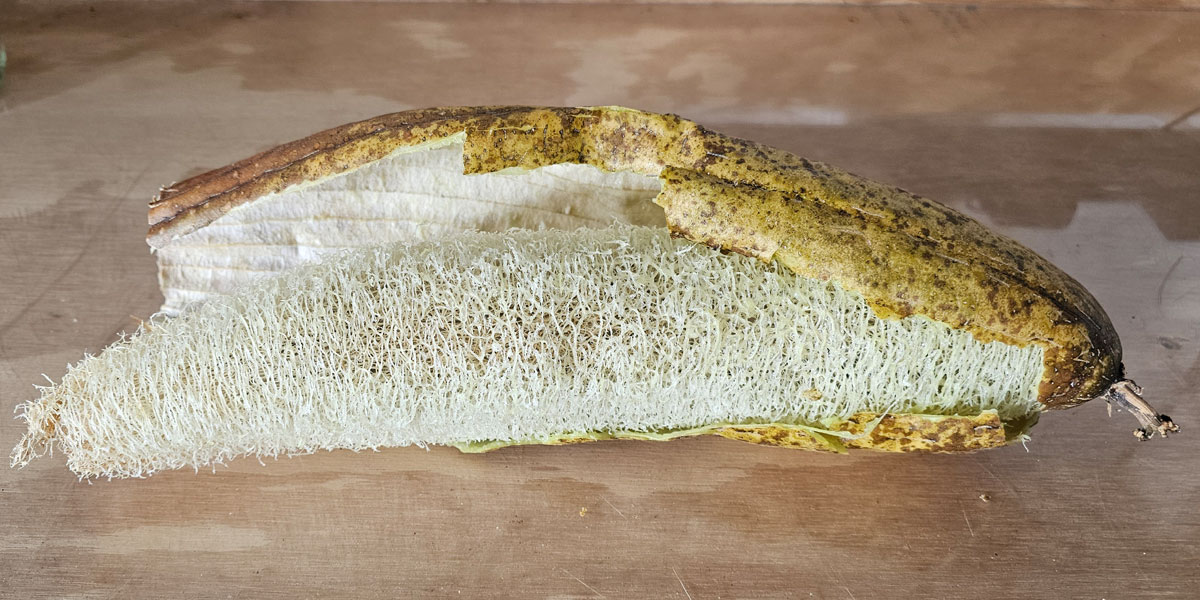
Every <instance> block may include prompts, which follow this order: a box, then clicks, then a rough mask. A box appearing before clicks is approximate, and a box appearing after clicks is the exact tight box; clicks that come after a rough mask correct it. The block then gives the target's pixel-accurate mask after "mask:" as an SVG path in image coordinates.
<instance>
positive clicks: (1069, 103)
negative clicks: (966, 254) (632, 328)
mask: <svg viewBox="0 0 1200 600" xmlns="http://www.w3.org/2000/svg"><path fill="white" fill-rule="evenodd" d="M0 40H2V42H3V43H4V44H5V45H6V46H7V49H8V73H7V75H6V78H5V83H4V86H5V87H4V89H3V91H0V410H3V411H11V410H12V409H13V408H14V407H15V406H16V405H17V404H18V403H20V402H24V401H26V400H29V399H31V398H33V397H34V396H35V395H36V391H35V390H34V388H33V385H35V384H38V383H39V382H44V379H43V377H42V375H43V374H45V375H46V376H48V377H49V378H50V379H57V378H59V377H61V376H62V374H63V373H64V371H65V368H66V365H67V364H68V363H70V362H73V361H76V360H78V359H80V358H81V357H82V356H83V354H84V353H85V352H92V353H94V352H97V351H99V350H100V349H101V348H103V347H104V346H105V345H106V344H108V343H110V342H112V341H113V340H114V339H116V337H117V336H118V335H119V333H120V332H122V331H129V330H131V329H132V327H133V326H134V325H135V324H136V322H137V319H144V318H146V317H148V316H149V315H150V314H151V313H153V312H154V310H155V309H156V308H157V306H158V304H159V302H160V301H161V297H160V296H159V293H158V289H157V283H156V280H155V268H154V260H153V258H152V257H151V255H150V253H149V250H148V248H147V246H146V245H145V242H144V241H143V235H144V230H145V208H146V202H147V201H148V199H149V198H150V197H151V196H152V195H153V194H154V193H155V191H156V190H157V188H158V186H160V185H163V184H167V183H169V182H172V181H175V180H178V179H181V178H183V177H184V176H186V175H190V174H194V173H196V172H199V171H201V170H205V169H208V168H212V167H216V166H220V165H223V164H225V163H228V162H231V161H233V160H236V159H239V158H242V157H244V156H247V155H249V154H250V153H252V152H255V151H258V150H261V149H263V148H266V147H269V146H272V145H275V144H277V143H280V142H283V141H286V140H289V139H293V138H295V137H299V136H301V135H304V134H307V133H310V132H312V131H316V130H318V129H322V128H325V127H329V126H332V125H336V124H339V123H342V122H346V121H351V120H355V119H359V118H365V117H368V116H373V115H375V114H378V113H383V112H390V111H394V110H400V109H404V108H412V107H420V106H428V105H450V104H483V103H489V104H498V103H532V104H626V105H632V106H636V107H641V108H645V109H649V110H661V111H671V112H678V113H680V114H683V115H685V116H688V117H692V118H695V119H697V120H700V121H702V122H705V123H706V124H709V125H711V126H714V127H716V128H719V129H722V130H724V131H727V132H729V133H731V134H735V135H739V136H744V137H750V138H754V139H758V140H760V141H763V142H766V143H769V144H772V145H776V146H779V147H782V148H786V149H789V150H793V151H796V152H799V153H802V154H804V155H806V156H809V157H812V158H815V159H820V160H824V161H827V162H832V163H834V164H838V165H840V166H843V167H845V168H849V169H850V170H852V171H855V172H858V173H860V174H863V175H867V176H870V177H874V178H877V179H881V180H884V181H888V182H891V183H896V184H899V185H902V186H904V187H906V188H909V189H912V190H914V191H917V192H919V193H922V194H924V195H927V196H930V197H934V198H937V199H940V200H941V201H943V202H945V203H947V204H949V205H952V206H954V207H956V208H958V209H961V210H964V211H966V212H968V213H970V214H972V215H973V216H976V217H977V218H979V219H981V220H982V221H983V222H985V223H987V224H989V225H990V226H993V227H995V228H997V229H999V230H1000V231H1002V232H1004V233H1006V234H1008V235H1010V236H1013V237H1015V238H1016V239H1018V240H1020V241H1022V242H1023V243H1025V244H1027V245H1029V246H1031V247H1032V248H1034V249H1035V250H1037V251H1039V252H1041V253H1043V254H1045V255H1046V256H1047V257H1049V258H1050V259H1051V260H1052V261H1054V262H1056V263H1057V264H1059V265H1060V266H1062V267H1063V268H1064V269H1066V270H1067V271H1068V272H1069V273H1071V274H1072V275H1074V276H1075V277H1076V278H1077V279H1079V280H1080V281H1081V282H1083V284H1084V285H1086V286H1087V287H1088V288H1089V289H1091V290H1092V291H1093V292H1094V293H1095V295H1096V296H1097V297H1098V298H1099V300H1100V301H1101V303H1102V304H1103V305H1104V306H1105V307H1106V309H1107V310H1108V312H1109V314H1110V315H1111V317H1112V320H1113V322H1114V323H1115V324H1116V327H1117V329H1118V331H1119V332H1120V334H1121V338H1122V341H1123V343H1124V346H1125V355H1126V359H1125V364H1126V365H1127V367H1128V371H1129V374H1130V375H1131V376H1132V377H1134V378H1135V379H1137V380H1138V381H1139V382H1140V383H1141V384H1142V385H1144V386H1145V388H1146V390H1147V397H1148V398H1149V399H1150V400H1151V401H1152V402H1154V403H1155V404H1156V406H1157V407H1158V408H1159V409H1160V410H1162V411H1163V412H1166V413H1168V414H1170V415H1172V416H1174V417H1175V419H1176V421H1177V422H1178V423H1179V424H1180V425H1181V426H1182V427H1183V429H1184V433H1183V434H1181V435H1179V436H1177V437H1172V438H1170V439H1167V440H1158V439H1156V440H1153V441H1152V442H1148V443H1138V442H1137V441H1136V440H1134V438H1133V436H1132V435H1131V434H1130V431H1131V429H1132V428H1133V427H1134V422H1133V421H1132V419H1130V418H1129V417H1128V416H1127V415H1118V417H1115V418H1112V419H1109V418H1108V417H1107V416H1106V415H1105V410H1104V406H1103V405H1102V404H1099V403H1096V404H1091V405H1086V406H1084V407H1081V408H1078V409H1075V410H1072V411H1067V412H1056V413H1051V414H1047V415H1045V416H1044V417H1043V420H1042V423H1041V424H1040V425H1038V427H1036V428H1035V429H1034V431H1033V440H1032V441H1031V442H1030V443H1029V444H1028V446H1027V447H1022V446H1021V445H1020V444H1018V445H1016V446H1012V447H1007V448H1003V449H1000V450H995V451H990V452H984V453H978V454H971V455H960V456H899V455H888V454H875V453H854V454H850V455H847V456H826V455H820V454H814V453H806V452H798V451H787V450H780V449H772V448H767V447H757V446H753V445H749V444H743V443H739V442H734V441H730V440H723V439H719V438H712V439H688V440H683V441H677V442H672V443H669V444H656V443H647V442H609V443H599V444H590V445H583V446H574V447H518V448H510V449H506V450H503V451H499V452H495V453H491V454H486V455H464V454H460V453H458V452H457V451H455V450H452V449H447V448H433V449H430V450H428V451H427V450H422V449H419V448H405V449H390V450H385V451H381V452H377V453H371V452H366V453H360V454H354V453H351V452H327V453H321V454H317V455H312V456H303V457H296V458H291V459H280V460H278V461H275V460H269V461H267V463H266V465H265V466H262V465H260V464H259V462H258V461H256V460H252V459H249V460H239V461H235V462H233V463H231V464H230V465H228V466H227V467H224V468H219V469H217V470H216V472H215V473H212V472H201V473H199V474H197V473H193V472H168V473H161V474H157V475H155V476H153V477H151V478H149V479H146V480H133V481H104V480H101V481H96V482H90V483H89V482H80V481H78V480H77V479H76V478H75V477H74V476H73V475H72V474H71V473H70V472H69V471H67V470H66V468H65V467H64V465H63V461H62V458H61V457H56V458H53V459H49V460H43V461H39V462H37V463H34V464H33V465H31V466H30V467H28V468H26V469H24V470H20V471H16V470H9V469H0V596H3V597H11V598H140V597H164V596H166V597H189V598H192V597H194V598H230V597H251V598H275V597H278V598H300V597H319V596H356V597H368V598H374V597H379V598H392V597H472V598H478V597H520V598H527V597H553V598H568V597H574V598H593V597H595V598H601V597H606V598H632V597H656V598H657V597H677V598H696V599H699V598H717V597H724V598H734V597H756V598H785V597H794V598H846V599H849V600H865V599H868V598H952V597H980V598H982V597H995V598H1096V599H1099V598H1109V599H1113V598H1132V597H1140V598H1195V597H1197V595H1200V577H1198V575H1197V567H1198V566H1200V514H1198V511H1197V501H1198V500H1200V454H1198V452H1197V450H1198V449H1200V415H1198V414H1197V392H1196V389H1197V388H1198V387H1200V117H1196V116H1195V112H1194V110H1195V109H1196V108H1197V105H1200V12H1187V11H1177V12H1150V11H1147V12H1123V11H1110V10H1040V9H1039V10H1022V9H1007V8H996V9H991V8H978V9H976V8H972V7H962V8H954V7H935V8H924V7H919V6H909V7H891V8H862V7H859V8H855V7H819V6H818V7H787V6H726V7H691V8H680V7H663V6H592V7H589V6H522V7H511V6H510V7H501V6H466V5H437V6H432V5H429V6H420V5H394V4H290V3H268V4H232V5H225V4H208V5H192V4H185V5H180V4H153V5H147V6H138V5H125V4H106V3H100V4H97V5H94V6H91V7H89V6H88V5H86V4H85V5H76V6H73V7H69V8H54V9H49V8H47V9H39V8H35V7H33V6H32V5H25V4H0ZM21 433H22V427H21V423H19V422H18V421H16V420H12V419H3V420H2V421H0V442H3V445H4V446H5V447H6V448H7V447H11V446H12V445H14V444H15V443H16V441H17V439H18V437H19V436H20V434H21Z"/></svg>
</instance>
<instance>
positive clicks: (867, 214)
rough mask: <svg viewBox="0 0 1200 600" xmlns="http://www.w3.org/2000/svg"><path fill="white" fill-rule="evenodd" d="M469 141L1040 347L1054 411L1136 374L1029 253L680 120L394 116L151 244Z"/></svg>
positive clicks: (158, 232)
mask: <svg viewBox="0 0 1200 600" xmlns="http://www.w3.org/2000/svg"><path fill="white" fill-rule="evenodd" d="M460 132H466V142H465V147H464V155H463V165H464V171H465V172H467V173H484V172H492V171H498V170H502V169H506V168H512V167H520V168H526V169H532V168H536V167H541V166H546V165H550V164H556V163H561V162H574V163H581V164H589V165H593V166H596V167H599V168H601V169H606V170H610V171H617V170H631V171H636V172H639V173H646V174H659V175H660V177H661V178H662V179H663V192H662V194H661V195H660V196H659V198H658V200H656V201H657V202H658V203H659V204H661V205H663V207H664V209H665V210H666V212H667V218H668V223H669V225H670V227H671V228H672V229H673V230H674V231H675V232H676V233H679V234H682V235H684V236H685V237H687V238H688V239H691V240H693V241H696V242H699V243H704V244H706V245H709V246H711V247H714V248H719V249H721V250H723V251H734V252H739V253H742V254H746V255H748V256H754V257H756V258H758V259H760V260H764V261H769V260H775V261H778V262H779V263H780V264H782V265H783V266H785V267H787V268H789V269H791V270H793V271H794V272H796V273H798V274H801V275H805V276H809V277H817V278H820V279H833V280H835V281H837V282H838V283H839V284H841V285H843V286H845V287H847V288H849V289H852V290H854V291H857V292H858V293H860V294H862V295H863V297H864V298H865V299H866V300H867V303H868V304H869V305H870V306H871V307H872V308H873V309H874V310H875V311H876V312H877V313H878V314H879V315H880V316H881V317H885V318H900V317H904V316H908V315H912V314H920V315H925V316H927V317H929V318H931V319H934V320H937V321H941V322H944V323H947V324H950V325H951V326H954V327H959V328H962V329H965V330H967V331H969V332H971V333H972V334H973V335H974V336H975V337H976V338H977V339H979V340H981V341H992V340H999V341H1003V342H1005V343H1009V344H1015V345H1021V346H1024V345H1027V344H1031V343H1036V344H1039V345H1041V346H1042V347H1043V348H1044V349H1045V350H1046V354H1045V356H1046V359H1045V369H1044V375H1043V380H1042V383H1041V385H1040V387H1039V400H1041V402H1042V403H1043V404H1044V405H1046V406H1047V407H1048V408H1061V407H1067V406H1073V405H1076V404H1079V403H1081V402H1084V401H1086V400H1088V399H1090V398H1092V397H1095V396H1098V395H1100V394H1101V393H1103V391H1104V390H1105V389H1107V388H1108V386H1109V385H1110V384H1111V383H1112V382H1113V381H1115V380H1116V379H1117V378H1119V377H1120V375H1121V364H1120V363H1121V346H1120V342H1119V340H1118V339H1117V336H1116V332H1115V330H1114V329H1113V327H1112V324H1111V323H1110V321H1109V319H1108V317H1107V315H1106V314H1105V313H1104V311H1103V309H1101V307H1100V306H1099V304H1098V303H1097V302H1096V300H1095V298H1093V297H1092V296H1091V294H1089V293H1088V292H1087V291H1086V290H1085V289H1084V288H1083V287H1082V286H1080V285H1079V284H1078V283H1077V282H1076V281H1075V280H1073V279H1071V278H1070V277H1069V276H1068V275H1066V274H1065V273H1063V272H1062V271H1060V270H1058V269H1057V268H1055V267H1054V266H1053V265H1051V264H1050V263H1048V262H1047V261H1046V260H1045V259H1043V258H1042V257H1040V256H1038V255H1037V254H1035V253H1033V252H1032V251H1030V250H1029V249H1027V248H1025V247H1023V246H1021V245H1019V244H1017V243H1016V242H1014V241H1012V240H1010V239H1008V238H1005V237H1003V236H999V235H996V234H994V233H992V232H991V231H989V230H988V229H986V228H985V227H983V226H982V225H980V224H979V223H977V222H976V221H974V220H972V219H970V218H968V217H966V216H965V215H962V214H960V213H958V212H956V211H954V210H952V209H950V208H947V207H945V206H942V205H940V204H937V203H935V202H931V201H929V200H927V199H925V198H921V197H919V196H916V195H914V194H912V193H910V192H907V191H905V190H903V189H900V188H895V187H891V186H886V185H881V184H878V183H875V182H872V181H869V180H866V179H863V178H860V177H857V176H855V175H853V174H851V173H847V172H844V171H841V170H838V169H836V168H833V167H830V166H828V165H825V164H822V163H819V162H815V161H811V160H808V159H805V158H801V157H798V156H795V155H793V154H790V153H787V152H784V151H781V150H777V149H774V148H769V147H767V146H763V145H761V144H757V143H754V142H749V141H745V140H739V139H735V138H730V137H728V136H724V135H722V134H719V133H716V132H713V131H710V130H708V129H705V128H703V127H701V126H699V125H697V124H695V123H692V122H690V121H686V120H684V119H680V118H679V117H677V116H675V115H661V114H652V113H644V112H639V111H633V110H628V109H616V108H536V107H521V106H503V107H453V108H433V109H423V110H415V111H407V112H401V113H393V114H389V115H383V116H380V117H376V118H374V119H370V120H367V121H361V122H358V123H350V124H348V125H344V126H341V127H337V128H334V129H331V130H328V131H323V132H320V133H317V134H315V135H313V136H310V137H308V138H305V139H303V140H298V141H296V142H291V143H289V144H284V145H282V146H279V147H278V148H275V149H272V150H268V151H267V152H264V153H261V154H258V155H255V156H252V157H250V158H248V159H246V160H243V161H239V162H237V163H234V164H233V165H230V166H228V167H224V168H221V169H216V170H214V171H211V172H209V173H205V174H203V175H199V176H197V177H193V178H191V179H188V180H187V181H184V182H180V183H178V184H175V185H174V186H171V187H170V188H168V189H165V190H164V191H163V192H162V193H161V194H160V195H159V197H158V198H156V199H155V200H154V201H153V202H152V203H151V205H150V214H149V220H150V223H151V227H150V232H149V235H148V241H149V242H150V243H151V245H153V246H155V247H162V246H163V245H166V244H169V243H170V241H171V239H172V238H173V237H174V236H178V235H182V234H185V233H188V232H190V231H193V230H195V229H196V228H199V227H203V226H204V225H206V224H208V223H210V222H211V221H213V220H214V219H216V218H218V217H220V216H221V215H223V214H225V213H226V212H228V211H229V210H230V209H231V208H233V207H234V206H237V205H239V204H242V203H245V202H249V201H251V200H254V199H256V198H258V197H261V196H263V195H265V194H269V193H273V192H277V191H280V190H283V189H285V188H287V187H290V186H293V185H297V184H299V183H303V182H307V181H313V180H317V179H322V178H324V177H327V176H330V175H334V174H336V173H339V172H342V171H345V170H348V169H352V168H356V167H358V166H361V165H364V164H366V163H369V162H372V161H375V160H378V159H380V158H383V157H384V156H387V155H388V154H390V153H391V152H393V151H394V150H396V149H397V148H400V147H403V146H411V145H414V144H420V143H424V142H428V141H431V140H437V139H441V138H445V137H447V136H450V135H454V134H456V133H460ZM697 202H706V203H708V202H711V203H712V205H713V208H712V209H711V210H700V209H699V207H700V206H702V205H701V204H697ZM705 206H706V205H705ZM706 208H707V207H706ZM851 231H853V232H857V233H853V234H851V233H849V232H851ZM1082 355H1088V356H1091V357H1093V358H1092V359H1090V360H1088V361H1086V362H1084V361H1077V360H1075V359H1076V357H1079V356H1082Z"/></svg>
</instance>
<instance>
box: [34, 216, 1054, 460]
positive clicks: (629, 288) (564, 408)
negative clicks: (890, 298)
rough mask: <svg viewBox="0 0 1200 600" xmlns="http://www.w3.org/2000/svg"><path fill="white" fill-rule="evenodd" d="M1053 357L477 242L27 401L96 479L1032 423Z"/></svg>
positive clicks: (699, 263) (320, 278)
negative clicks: (712, 427) (392, 449)
mask: <svg viewBox="0 0 1200 600" xmlns="http://www.w3.org/2000/svg"><path fill="white" fill-rule="evenodd" d="M1042 358H1043V357H1042V350H1041V349H1040V348H1039V347H1036V346H1030V347H1026V348H1018V347H1014V346H1010V345H1005V344H1001V343H988V344H983V343H980V342H978V341H976V340H975V339H974V338H973V337H972V336H971V335H970V334H969V333H967V332H964V331H960V330H954V329H951V328H949V327H947V326H945V325H943V324H941V323H937V322H934V321H931V320H929V319H926V318H924V317H909V318H905V319H902V320H889V319H880V318H878V317H877V316H875V314H874V313H873V312H872V311H871V309H870V308H869V307H868V306H867V305H866V303H865V302H864V300H863V298H862V297H861V296H859V295H857V294H855V293H851V292H848V291H846V290H844V289H842V288H840V287H839V286H837V285H835V284H833V283H829V282H822V281H818V280H815V279H809V278H805V277H801V276H797V275H795V274H793V273H791V272H789V271H786V270H783V269H781V268H780V267H778V266H777V265H775V264H767V263H763V262H760V261H757V260H754V259H751V258H747V257H744V256H741V255H736V254H729V255H723V254H721V253H719V252H716V251H713V250H711V249H709V248H707V247H704V246H700V245H697V244H694V243H691V242H688V241H685V240H678V239H673V238H671V237H670V235H669V233H668V232H667V231H666V230H665V229H664V228H645V227H629V226H616V227H609V228H603V229H579V230H576V231H574V232H564V231H559V230H544V231H529V230H526V231H511V232H508V233H505V234H491V233H467V234H459V235H456V236H453V237H452V238H450V239H446V240H442V241H440V242H437V243H432V242H429V243H420V244H415V245H408V244H395V245H389V246H383V247H375V248H369V249H364V250H359V251H356V252H348V253H345V254H342V255H339V256H335V257H331V258H329V259H328V260H325V261H323V262H321V263H319V264H314V265H309V266H305V267H300V268H297V269H293V270H290V271H288V272H286V273H284V274H283V275H281V276H279V277H276V278H272V279H268V280H263V281H261V282H259V283H258V284H256V285H254V286H252V287H251V288H250V289H248V290H247V292H246V293H245V294H243V295H239V296H235V297H220V298H215V299H213V300H211V301H209V302H205V303H203V304H201V305H199V306H198V307H197V308H195V309H194V310H191V311H189V312H187V313H185V314H184V315H183V316H181V317H178V318H175V319H171V320H159V321H156V322H155V323H153V324H152V326H151V327H149V328H147V329H146V330H144V331H141V332H139V333H138V334H137V335H136V336H134V337H133V338H132V339H130V340H126V341H124V342H121V343H118V344H116V345H114V346H112V347H110V348H108V349H107V350H105V351H104V352H103V353H102V354H100V355H99V356H96V357H90V358H87V359H86V360H84V361H82V362H81V363H79V364H77V365H75V366H74V367H73V368H72V369H71V370H70V371H69V372H68V373H67V375H66V376H65V377H64V379H63V381H62V382H61V383H60V384H59V385H57V386H54V387H52V388H48V389H46V390H44V395H43V397H42V399H41V400H39V401H37V402H34V403H31V404H30V405H29V406H28V407H27V416H28V418H29V419H30V420H31V421H32V428H33V429H32V430H33V431H34V432H35V433H36V432H37V431H38V430H39V428H41V433H42V434H46V433H47V430H48V427H47V423H49V422H50V421H51V419H52V418H54V417H53V413H54V412H56V411H57V412H58V415H57V424H56V426H55V428H54V430H53V433H52V435H53V436H55V437H57V439H58V443H59V447H60V448H62V449H63V450H64V451H65V452H66V454H67V456H68V463H69V464H70V465H71V466H72V468H74V469H75V470H76V471H77V472H80V473H82V474H85V475H117V476H126V475H141V474H146V473H149V472H152V471H155V470H161V469H168V468H177V467H182V466H203V465H208V464H210V463H214V462H220V461H223V460H225V459H229V458H231V457H235V456H240V455H246V454H251V455H255V454H257V455H264V454H265V455H275V454H279V453H303V452H310V451H314V450H317V449H333V448H351V449H363V448H375V447H381V446H403V445H409V444H451V443H468V442H474V441H480V440H523V439H537V438H545V437H549V436H554V435H556V434H561V433H564V432H582V431H618V430H633V431H656V430H667V429H679V428H692V427H697V426H701V425H705V424H712V423H763V422H788V423H818V422H820V421H821V420H822V419H826V418H838V417H846V416H849V415H852V414H854V413H857V412H861V411H869V412H877V413H884V412H892V413H931V414H977V413H979V412H980V411H982V410H988V409H995V410H997V411H998V412H999V413H1000V415H1001V417H1003V418H1012V417H1016V416H1020V415H1026V414H1029V413H1032V412H1035V411H1037V410H1038V403H1037V400H1036V390H1037V384H1038V381H1039V378H1040V375H1041V371H1042Z"/></svg>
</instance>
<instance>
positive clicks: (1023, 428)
mask: <svg viewBox="0 0 1200 600" xmlns="http://www.w3.org/2000/svg"><path fill="white" fill-rule="evenodd" d="M994 414H995V411H991V410H989V411H983V412H981V413H980V415H979V416H984V415H994ZM888 416H919V417H922V418H924V419H927V420H930V421H937V420H941V419H950V418H963V415H913V414H904V415H899V414H898V415H891V414H879V415H876V416H875V417H874V418H872V419H871V420H870V421H868V422H866V423H864V424H863V428H862V430H861V431H860V432H859V433H851V432H849V431H845V430H839V429H837V428H836V427H837V426H838V424H846V423H849V422H850V421H849V420H848V419H833V418H831V419H826V420H825V422H824V423H822V425H824V426H823V427H822V426H817V425H804V424H794V423H713V424H709V425H702V426H700V427H690V428H679V429H670V430H660V431H628V430H620V431H611V430H610V431H582V432H564V433H560V434H557V435H550V436H546V437H543V438H536V439H524V440H480V441H472V442H459V443H454V444H447V445H449V446H451V447H454V448H457V449H458V450H459V451H461V452H463V453H467V454H481V453H485V452H491V451H493V450H498V449H500V448H504V447H508V446H527V445H563V444H577V443H585V442H596V441H602V440H617V439H633V440H643V441H658V442H665V441H670V440H674V439H678V438H682V437H691V436H699V435H719V436H722V437H727V438H730V439H740V440H743V441H750V440H748V439H746V438H744V437H740V436H735V435H729V434H730V433H731V432H735V431H742V432H745V431H750V430H763V431H766V430H769V429H783V430H790V431H795V432H801V433H804V434H807V435H808V437H809V438H810V440H811V441H812V444H808V445H803V446H800V445H791V444H771V443H769V442H754V443H766V444H767V445H775V446H783V447H789V446H790V447H793V448H803V449H809V450H824V451H828V452H835V453H838V454H845V453H847V452H848V451H849V450H850V448H849V447H848V446H847V445H846V444H844V443H843V441H853V440H859V439H869V438H870V435H871V433H872V432H873V431H875V429H876V428H877V427H878V426H879V424H880V423H881V422H882V421H883V420H884V419H885V418H887V417H888ZM1039 416H1040V414H1039V413H1036V412H1035V413H1031V414H1029V415H1025V416H1022V417H1017V418H1013V419H1008V420H1000V423H1001V428H1002V429H1003V434H1004V440H1003V443H1000V444H996V446H982V447H979V448H974V449H972V450H978V449H983V448H986V447H997V446H1003V445H1008V444H1012V443H1015V442H1021V443H1024V442H1026V441H1028V440H1029V439H1030V438H1029V436H1028V435H1027V432H1028V431H1029V429H1030V428H1032V427H1033V425H1034V424H1036V423H1037V421H1038V418H1039ZM856 449H857V448H856ZM864 449H877V450H882V449H883V448H869V447H867V448H864Z"/></svg>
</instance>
